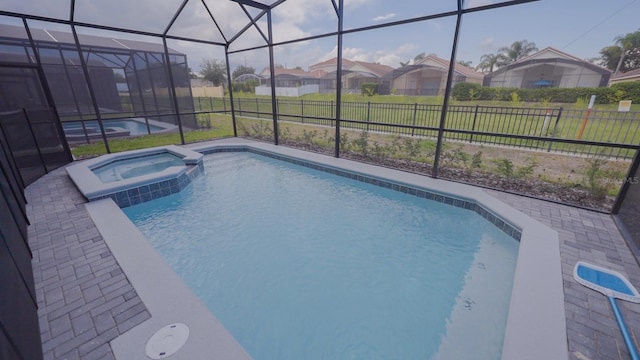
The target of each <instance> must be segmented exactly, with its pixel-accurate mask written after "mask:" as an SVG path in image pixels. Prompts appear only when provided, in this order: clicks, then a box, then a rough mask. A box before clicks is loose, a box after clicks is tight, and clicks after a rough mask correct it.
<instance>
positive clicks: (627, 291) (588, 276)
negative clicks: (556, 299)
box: [573, 261, 640, 360]
mask: <svg viewBox="0 0 640 360" xmlns="http://www.w3.org/2000/svg"><path fill="white" fill-rule="evenodd" d="M573 277H574V278H575V279H576V281H577V282H579V283H580V284H582V285H584V286H586V287H588V288H590V289H593V290H595V291H597V292H601V293H603V294H605V295H606V296H607V298H609V303H610V304H611V308H612V309H613V313H614V314H615V315H616V320H617V321H618V326H619V327H620V331H621V332H622V337H623V338H624V342H625V344H626V345H627V349H629V355H631V359H632V360H640V357H638V350H637V349H636V347H635V346H634V344H633V340H632V339H631V335H630V334H629V331H628V330H627V327H626V325H625V324H624V319H623V318H622V313H621V312H620V309H618V304H617V303H616V299H622V300H627V301H631V302H634V303H640V294H639V293H638V290H636V288H635V287H633V285H632V284H631V283H630V282H629V280H627V279H626V278H625V277H624V276H623V275H622V274H620V273H618V272H616V271H613V270H609V269H605V268H602V267H599V266H596V265H591V264H587V263H585V262H583V261H578V262H577V263H576V266H575V268H574V269H573Z"/></svg>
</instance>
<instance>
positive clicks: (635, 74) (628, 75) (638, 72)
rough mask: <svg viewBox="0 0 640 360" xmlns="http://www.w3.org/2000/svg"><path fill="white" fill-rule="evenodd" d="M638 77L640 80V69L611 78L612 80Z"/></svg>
mask: <svg viewBox="0 0 640 360" xmlns="http://www.w3.org/2000/svg"><path fill="white" fill-rule="evenodd" d="M635 77H637V78H638V79H639V80H640V69H635V70H631V71H627V72H625V73H618V74H615V75H612V76H611V80H620V79H630V78H635Z"/></svg>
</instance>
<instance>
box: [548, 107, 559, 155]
mask: <svg viewBox="0 0 640 360" xmlns="http://www.w3.org/2000/svg"><path fill="white" fill-rule="evenodd" d="M560 116H562V108H560V110H559V111H558V117H556V123H555V125H553V132H552V133H551V140H550V141H549V148H548V149H547V152H550V151H551V147H552V146H553V139H554V138H555V137H556V131H557V130H558V123H559V122H560Z"/></svg>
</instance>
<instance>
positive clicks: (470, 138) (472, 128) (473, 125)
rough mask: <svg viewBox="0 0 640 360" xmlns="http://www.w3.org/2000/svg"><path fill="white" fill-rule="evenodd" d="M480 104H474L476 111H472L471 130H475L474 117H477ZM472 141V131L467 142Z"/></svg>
mask: <svg viewBox="0 0 640 360" xmlns="http://www.w3.org/2000/svg"><path fill="white" fill-rule="evenodd" d="M479 107H480V105H478V104H476V111H475V112H474V113H473V123H472V124H471V131H476V119H478V108H479ZM472 142H473V132H472V133H471V134H470V135H469V144H471V143H472Z"/></svg>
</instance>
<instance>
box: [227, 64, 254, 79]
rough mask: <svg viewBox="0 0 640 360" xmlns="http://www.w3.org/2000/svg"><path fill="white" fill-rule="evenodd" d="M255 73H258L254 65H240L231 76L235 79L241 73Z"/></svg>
mask: <svg viewBox="0 0 640 360" xmlns="http://www.w3.org/2000/svg"><path fill="white" fill-rule="evenodd" d="M255 73H256V69H255V68H254V67H252V66H244V65H238V67H237V68H236V69H235V70H233V73H232V74H231V78H233V79H234V80H235V79H237V78H238V76H240V75H244V74H255Z"/></svg>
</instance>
